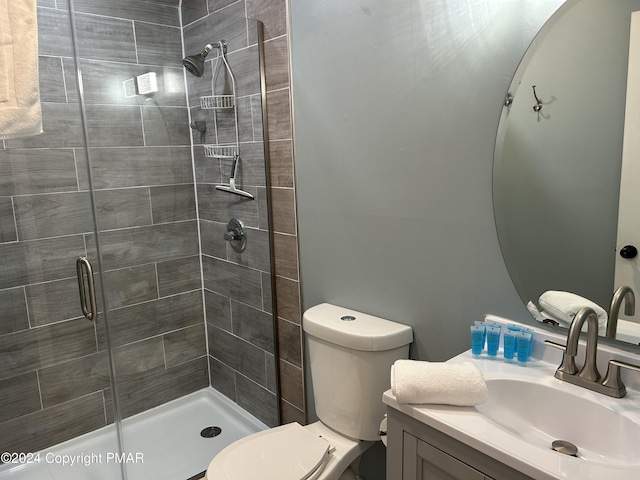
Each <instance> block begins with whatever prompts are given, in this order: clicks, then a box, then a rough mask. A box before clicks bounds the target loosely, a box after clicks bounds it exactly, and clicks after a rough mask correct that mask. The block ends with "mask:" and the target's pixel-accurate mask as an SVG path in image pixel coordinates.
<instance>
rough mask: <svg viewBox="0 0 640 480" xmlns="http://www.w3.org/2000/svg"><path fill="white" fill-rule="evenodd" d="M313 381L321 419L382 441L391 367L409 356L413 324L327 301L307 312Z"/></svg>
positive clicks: (339, 428)
mask: <svg viewBox="0 0 640 480" xmlns="http://www.w3.org/2000/svg"><path fill="white" fill-rule="evenodd" d="M302 326H303V329H304V331H305V333H306V336H307V345H308V349H309V350H308V353H309V361H310V371H311V382H312V384H313V393H314V402H315V407H316V413H317V414H318V418H319V419H320V420H321V421H322V423H324V424H325V425H327V426H329V427H331V428H332V429H334V430H336V431H337V432H339V433H341V434H343V435H346V436H347V437H351V438H354V439H359V440H379V435H378V429H379V427H380V421H381V420H382V418H383V417H384V414H385V406H384V404H383V403H382V394H383V392H385V391H386V390H388V389H389V388H390V380H389V377H390V370H391V365H393V363H394V362H395V361H396V360H398V359H402V358H408V356H409V344H410V343H411V342H412V341H413V331H412V330H411V327H409V326H407V325H402V324H399V323H395V322H392V321H389V320H384V319H382V318H378V317H374V316H372V315H367V314H365V313H361V312H356V311H354V310H349V309H346V308H342V307H337V306H335V305H330V304H328V303H323V304H320V305H316V306H315V307H312V308H310V309H309V310H307V311H306V312H305V313H304V315H303V318H302Z"/></svg>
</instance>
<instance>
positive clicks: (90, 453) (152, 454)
mask: <svg viewBox="0 0 640 480" xmlns="http://www.w3.org/2000/svg"><path fill="white" fill-rule="evenodd" d="M122 427H123V432H124V441H123V443H124V445H123V452H119V451H118V448H117V443H116V431H115V426H114V425H109V426H107V427H104V428H101V429H100V430H96V431H95V432H91V433H88V434H86V435H83V436H81V437H78V438H75V439H73V440H69V441H68V442H64V443H61V444H59V445H56V446H54V447H51V448H48V449H47V450H43V451H42V452H40V453H39V462H34V463H29V464H21V465H2V466H0V480H9V479H11V480H33V479H38V480H86V479H89V478H90V479H92V480H114V479H119V478H121V473H120V469H121V466H122V465H124V466H125V468H126V474H127V479H128V480H151V479H153V480H187V479H191V478H193V477H194V476H195V477H196V478H197V477H198V474H199V473H200V472H203V471H204V470H206V468H207V466H208V465H209V462H210V461H211V459H212V458H213V457H214V456H215V455H216V454H217V453H218V452H219V451H220V450H222V449H223V448H224V447H226V446H227V445H229V444H230V443H232V442H234V441H236V440H238V439H240V438H242V437H245V436H247V435H250V434H252V433H255V432H259V431H261V430H264V429H266V428H267V426H266V425H265V424H264V423H262V422H261V421H259V420H258V419H256V418H255V417H253V416H252V415H250V414H249V413H247V412H246V411H244V410H243V409H241V408H240V407H238V406H237V405H236V404H235V403H233V402H231V401H230V400H229V399H228V398H227V397H225V396H224V395H222V394H220V393H219V392H217V391H216V390H214V389H212V388H205V389H203V390H199V391H197V392H194V393H192V394H190V395H187V396H185V397H182V398H179V399H177V400H174V401H171V402H168V403H166V404H164V405H161V406H159V407H156V408H153V409H151V410H148V411H146V412H143V413H140V414H138V415H134V416H133V417H130V418H127V419H126V420H124V421H123V422H122ZM207 427H218V428H217V429H216V428H213V429H211V428H209V429H207ZM205 429H206V430H205ZM218 429H219V430H220V432H219V433H217V434H216V435H211V432H212V431H214V432H218ZM203 430H205V436H202V435H201V432H202V431H203Z"/></svg>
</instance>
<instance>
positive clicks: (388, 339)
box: [302, 303, 413, 351]
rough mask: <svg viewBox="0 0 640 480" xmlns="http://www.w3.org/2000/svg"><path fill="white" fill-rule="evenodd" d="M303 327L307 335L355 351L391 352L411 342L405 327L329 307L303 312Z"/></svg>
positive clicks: (407, 328)
mask: <svg viewBox="0 0 640 480" xmlns="http://www.w3.org/2000/svg"><path fill="white" fill-rule="evenodd" d="M302 327H303V329H304V331H305V332H307V334H309V335H312V336H314V337H317V338H320V339H322V340H325V341H327V342H330V343H334V344H336V345H340V346H342V347H346V348H352V349H354V350H363V351H382V350H391V349H393V348H397V347H402V346H404V345H408V344H410V343H411V342H412V341H413V330H412V329H411V327H409V326H407V325H402V324H401V323H396V322H392V321H390V320H385V319H383V318H379V317H374V316H373V315H368V314H366V313H362V312H356V311H355V310H349V309H348V308H343V307H338V306H336V305H331V304H329V303H321V304H320V305H316V306H315V307H311V308H310V309H308V310H307V311H306V312H304V315H303V317H302Z"/></svg>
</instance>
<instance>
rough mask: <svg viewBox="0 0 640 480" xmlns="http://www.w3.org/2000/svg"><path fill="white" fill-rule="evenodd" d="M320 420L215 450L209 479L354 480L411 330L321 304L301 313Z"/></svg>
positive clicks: (406, 351)
mask: <svg viewBox="0 0 640 480" xmlns="http://www.w3.org/2000/svg"><path fill="white" fill-rule="evenodd" d="M303 329H304V331H305V334H306V338H307V343H308V351H309V360H310V372H311V382H312V384H313V388H314V395H315V398H314V402H315V407H316V413H317V415H318V418H319V419H320V420H319V421H317V422H315V423H312V424H309V425H306V426H302V425H300V424H298V423H289V424H287V425H281V426H279V427H274V428H271V429H269V430H265V431H262V432H258V433H255V434H253V435H249V436H248V437H245V438H242V439H240V440H238V441H236V442H234V443H232V444H231V445H229V446H228V447H226V448H225V449H223V450H222V451H221V452H220V453H218V454H217V455H216V456H215V457H214V458H213V460H212V461H211V463H210V464H209V467H208V468H207V473H206V476H205V478H206V479H207V480H355V478H356V475H355V471H354V470H355V469H357V464H358V462H359V459H360V456H361V455H362V453H363V452H364V451H365V450H366V449H367V448H369V447H370V446H371V445H372V444H373V443H374V441H376V440H378V439H379V437H378V427H379V425H380V421H381V420H382V418H383V416H384V411H385V407H384V404H383V403H382V393H383V392H384V391H385V390H387V389H389V388H390V386H389V372H390V369H391V365H392V364H393V362H395V361H396V360H398V359H401V358H408V355H409V344H410V343H411V342H412V341H413V332H412V330H411V328H410V327H408V326H406V325H401V324H398V323H395V322H391V321H389V320H384V319H381V318H378V317H374V316H371V315H367V314H364V313H360V312H356V311H353V310H348V309H345V308H342V307H337V306H335V305H330V304H327V303H323V304H321V305H316V306H315V307H312V308H310V309H309V310H307V311H306V312H305V313H304V316H303Z"/></svg>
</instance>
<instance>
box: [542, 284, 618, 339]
mask: <svg viewBox="0 0 640 480" xmlns="http://www.w3.org/2000/svg"><path fill="white" fill-rule="evenodd" d="M538 304H539V305H540V310H541V311H542V313H543V314H547V315H548V316H550V317H551V318H552V319H553V320H557V321H558V322H560V323H561V324H562V325H563V326H569V325H570V324H571V322H572V321H573V317H575V316H576V313H578V311H579V310H580V309H581V308H584V307H590V308H593V311H594V312H596V315H597V316H598V326H599V327H600V329H602V328H603V327H604V328H606V325H607V312H606V311H605V309H604V308H602V307H601V306H600V305H598V304H597V303H594V302H592V301H591V300H589V299H587V298H584V297H581V296H580V295H576V294H575V293H571V292H563V291H558V290H547V291H546V292H544V293H543V294H542V295H540V298H539V300H538ZM584 327H585V328H586V325H585V326H584Z"/></svg>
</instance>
